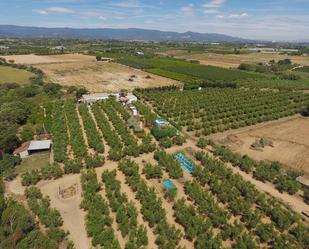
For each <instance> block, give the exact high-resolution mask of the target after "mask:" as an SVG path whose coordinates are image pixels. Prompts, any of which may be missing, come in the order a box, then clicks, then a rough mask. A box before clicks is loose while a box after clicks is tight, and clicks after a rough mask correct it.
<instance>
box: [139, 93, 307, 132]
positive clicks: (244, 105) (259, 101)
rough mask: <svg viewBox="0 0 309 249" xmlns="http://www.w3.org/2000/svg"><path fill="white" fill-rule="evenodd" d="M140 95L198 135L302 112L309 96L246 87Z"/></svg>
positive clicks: (170, 119) (171, 120)
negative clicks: (246, 88) (245, 88)
mask: <svg viewBox="0 0 309 249" xmlns="http://www.w3.org/2000/svg"><path fill="white" fill-rule="evenodd" d="M139 94H140V97H142V98H143V99H144V100H145V101H147V102H148V103H149V104H150V105H151V106H152V107H153V108H154V110H155V111H156V112H157V113H158V114H160V115H161V116H163V117H166V118H168V120H169V121H170V122H171V123H172V124H175V126H176V127H185V128H186V130H187V131H195V132H196V135H197V136H200V135H209V134H211V133H216V132H219V131H224V130H228V129H236V128H239V127H243V126H247V125H253V124H256V123H260V122H265V121H268V120H274V119H279V118H281V117H284V116H289V115H293V114H295V113H299V112H301V111H302V109H303V108H304V106H305V104H306V102H307V101H308V96H307V95H305V94H302V93H297V92H292V91H279V92H274V91H261V90H252V89H251V90H250V91H249V90H244V89H232V88H224V89H207V90H201V91H197V90H184V91H179V90H170V91H164V90H152V91H140V92H139Z"/></svg>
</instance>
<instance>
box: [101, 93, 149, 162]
mask: <svg viewBox="0 0 309 249" xmlns="http://www.w3.org/2000/svg"><path fill="white" fill-rule="evenodd" d="M115 106H116V108H115ZM101 107H102V109H103V110H104V112H105V114H106V115H107V117H108V119H109V120H110V122H111V123H112V124H113V127H114V128H115V131H116V132H117V134H118V135H119V137H120V138H121V141H122V143H123V145H124V147H123V150H122V156H134V157H138V156H139V155H140V154H142V153H150V152H153V151H154V150H155V144H154V143H153V142H152V138H151V136H150V135H147V134H145V133H144V132H143V131H142V132H140V133H138V134H137V136H134V135H133V134H132V133H131V131H130V130H129V129H128V124H127V121H126V119H127V116H128V115H129V116H131V115H130V114H129V113H128V112H127V110H125V108H124V107H123V106H122V105H121V104H120V103H119V102H117V101H116V100H115V99H114V98H109V99H108V100H106V101H103V102H102V103H101ZM120 110H121V111H120ZM138 138H141V141H140V144H139V139H138Z"/></svg>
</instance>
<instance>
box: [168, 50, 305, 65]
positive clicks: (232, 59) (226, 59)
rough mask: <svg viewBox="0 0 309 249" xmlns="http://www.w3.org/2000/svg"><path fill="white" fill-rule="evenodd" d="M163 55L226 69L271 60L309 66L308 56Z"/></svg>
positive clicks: (169, 52) (178, 51) (186, 53)
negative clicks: (286, 60) (287, 60)
mask: <svg viewBox="0 0 309 249" xmlns="http://www.w3.org/2000/svg"><path fill="white" fill-rule="evenodd" d="M163 55H173V56H174V57H176V58H180V59H187V60H197V61H199V62H200V63H201V64H203V65H211V66H217V67H224V68H237V67H238V66H239V65H240V64H241V63H258V62H268V61H270V60H276V61H278V60H284V59H287V58H288V59H291V60H292V62H293V63H296V64H300V65H304V66H308V65H309V57H308V56H290V55H279V54H267V53H264V54H263V53H248V54H215V53H195V52H191V53H188V52H187V51H184V50H169V51H166V52H165V53H163Z"/></svg>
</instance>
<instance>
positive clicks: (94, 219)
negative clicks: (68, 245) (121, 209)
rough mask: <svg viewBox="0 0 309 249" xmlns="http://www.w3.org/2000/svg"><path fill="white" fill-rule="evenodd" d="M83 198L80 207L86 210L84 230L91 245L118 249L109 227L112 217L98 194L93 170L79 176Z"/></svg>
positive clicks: (98, 188) (116, 241)
mask: <svg viewBox="0 0 309 249" xmlns="http://www.w3.org/2000/svg"><path fill="white" fill-rule="evenodd" d="M81 183H82V189H83V196H84V198H83V200H82V202H81V204H80V206H81V208H83V209H84V210H85V211H87V215H86V231H87V234H88V236H89V237H92V245H93V246H97V245H100V246H101V247H102V248H113V249H120V245H119V242H118V240H117V239H116V237H115V235H114V231H113V229H112V227H111V225H112V219H111V217H110V215H109V209H108V204H107V203H106V201H105V200H104V199H103V197H102V196H101V195H100V193H99V191H100V188H101V186H100V184H99V183H98V180H97V175H96V173H95V171H91V170H89V171H87V172H84V173H83V174H82V176H81Z"/></svg>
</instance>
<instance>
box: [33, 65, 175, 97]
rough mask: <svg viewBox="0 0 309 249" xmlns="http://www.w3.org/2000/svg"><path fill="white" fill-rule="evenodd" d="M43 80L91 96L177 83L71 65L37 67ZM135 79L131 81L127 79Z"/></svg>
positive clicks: (117, 68)
mask: <svg viewBox="0 0 309 249" xmlns="http://www.w3.org/2000/svg"><path fill="white" fill-rule="evenodd" d="M37 67H38V68H40V69H41V70H43V72H44V73H45V74H46V76H47V80H50V81H52V82H54V83H58V84H60V85H64V86H85V87H86V88H87V89H88V90H90V91H92V92H99V91H110V92H113V91H117V90H120V89H123V88H126V89H133V88H136V87H159V86H167V85H175V84H178V82H177V81H175V80H172V79H167V78H164V77H160V76H156V75H153V74H150V73H146V72H143V71H141V70H137V69H133V68H130V67H126V66H123V65H120V64H116V63H105V62H88V61H83V62H73V63H56V64H42V65H37ZM133 75H134V76H135V77H132V78H131V76H133ZM148 75H149V76H150V78H149V79H147V78H146V77H147V76H148Z"/></svg>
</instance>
